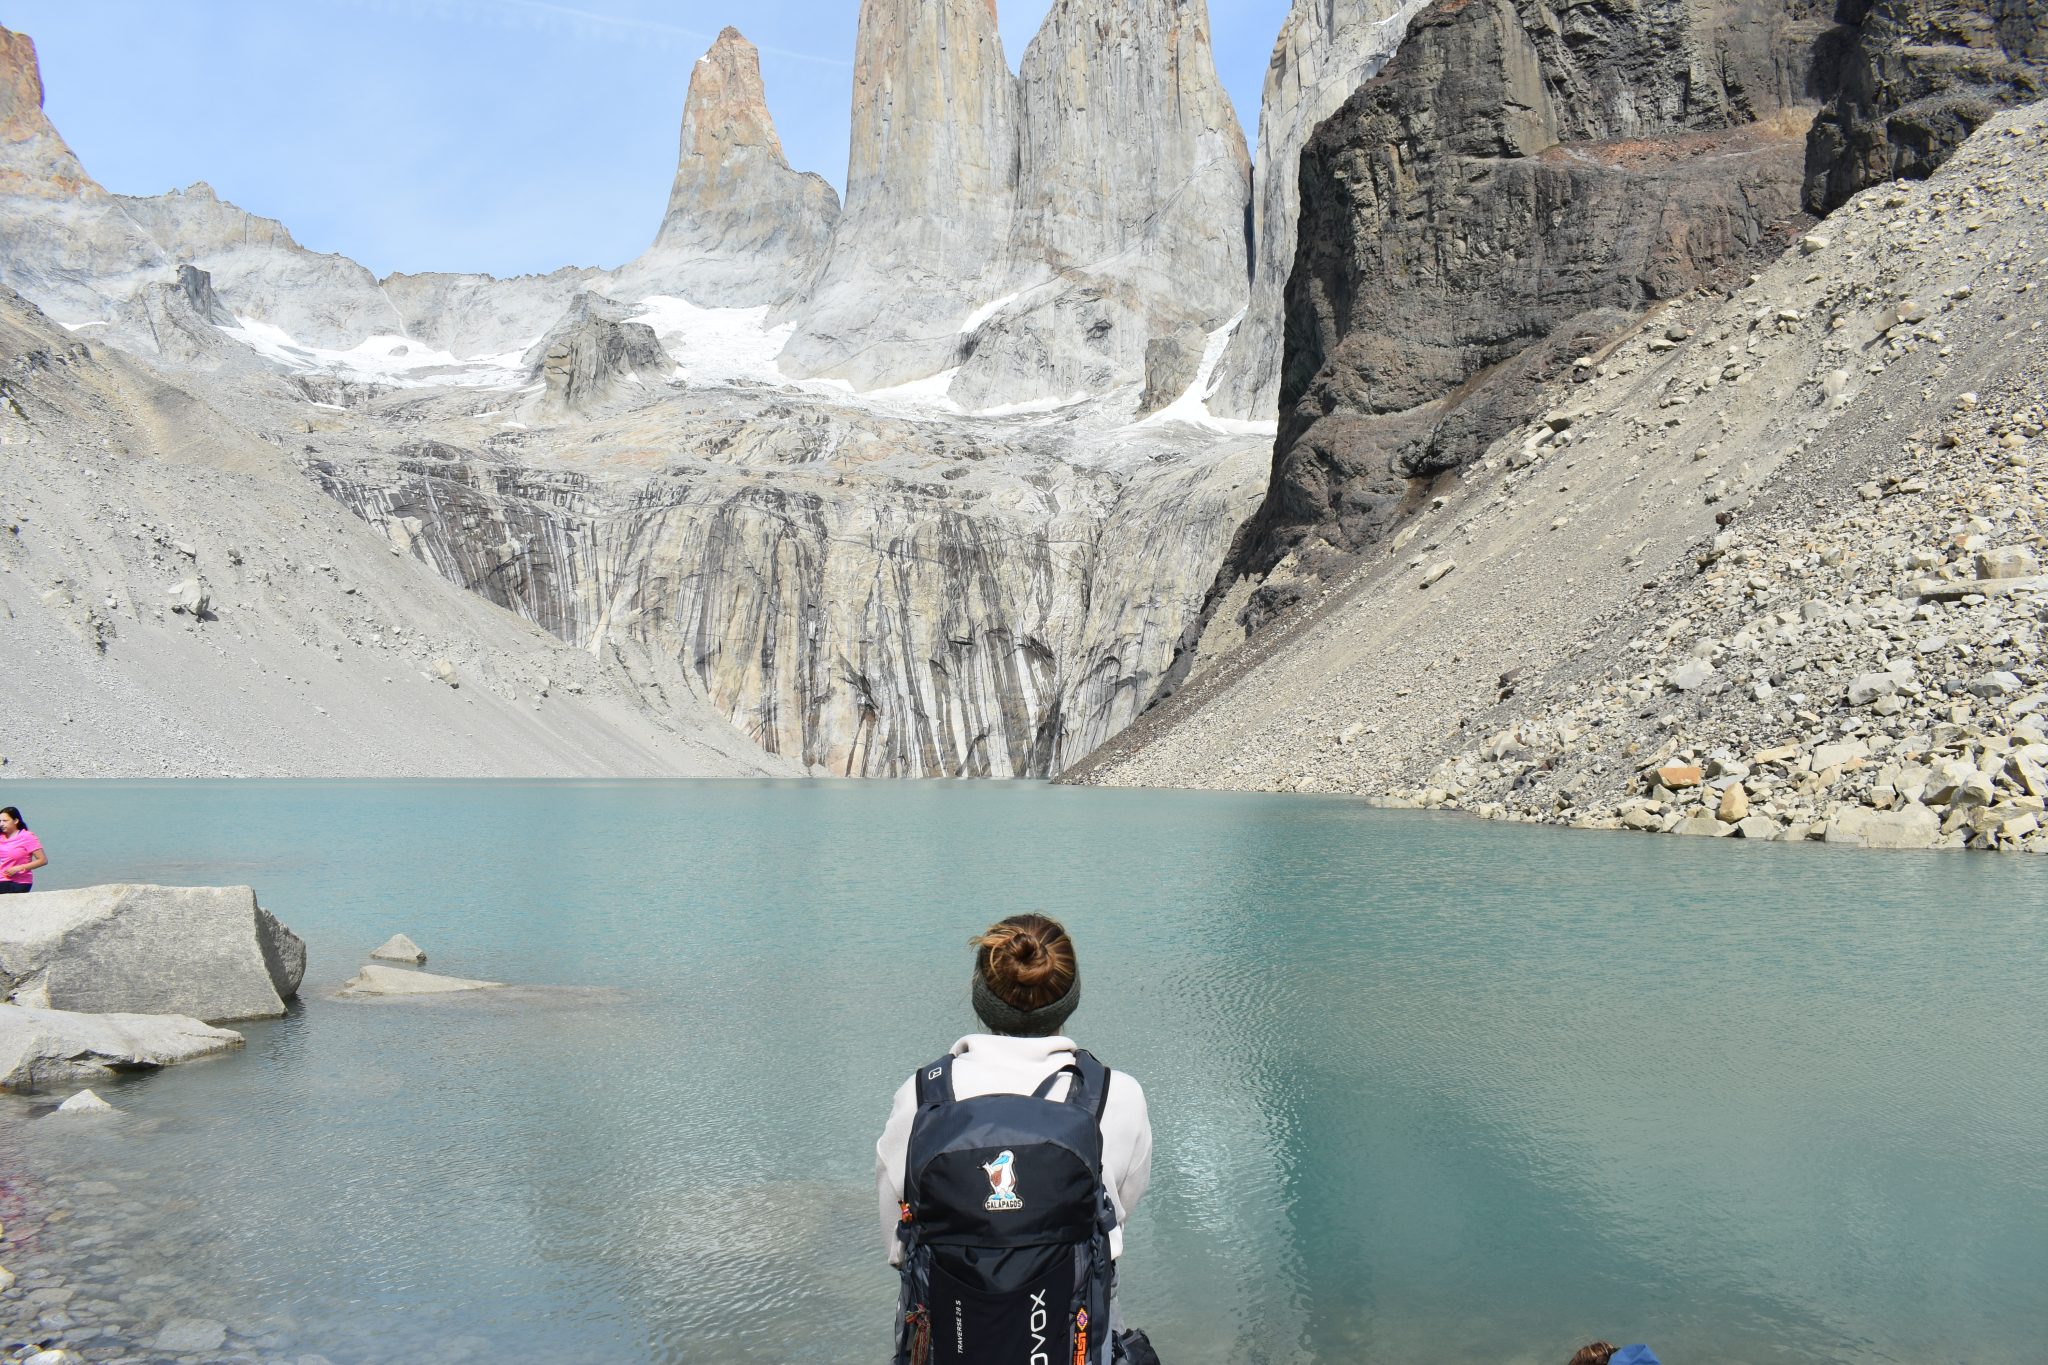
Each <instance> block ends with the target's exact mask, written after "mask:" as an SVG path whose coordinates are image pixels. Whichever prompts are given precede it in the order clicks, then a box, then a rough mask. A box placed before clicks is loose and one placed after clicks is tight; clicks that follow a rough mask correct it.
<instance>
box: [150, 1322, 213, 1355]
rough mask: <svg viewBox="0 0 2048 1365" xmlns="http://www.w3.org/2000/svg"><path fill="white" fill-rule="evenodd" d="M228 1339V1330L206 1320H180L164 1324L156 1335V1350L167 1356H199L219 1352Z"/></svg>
mask: <svg viewBox="0 0 2048 1365" xmlns="http://www.w3.org/2000/svg"><path fill="white" fill-rule="evenodd" d="M227 1339H228V1329H227V1328H226V1327H224V1326H222V1325H221V1324H220V1323H217V1322H208V1321H207V1320H206V1319H204V1318H178V1319H175V1320H173V1321H171V1322H168V1323H165V1324H164V1329H163V1330H162V1331H161V1332H158V1333H157V1334H156V1341H155V1343H154V1349H155V1350H158V1351H162V1352H164V1353H165V1354H166V1355H179V1356H182V1355H197V1354H199V1353H200V1352H203V1351H218V1350H219V1349H220V1348H221V1346H222V1344H224V1343H225V1342H226V1341H227Z"/></svg>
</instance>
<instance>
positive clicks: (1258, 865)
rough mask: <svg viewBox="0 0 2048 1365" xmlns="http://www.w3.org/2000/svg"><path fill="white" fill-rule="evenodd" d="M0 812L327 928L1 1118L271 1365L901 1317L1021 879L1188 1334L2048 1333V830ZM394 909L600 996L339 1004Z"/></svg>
mask: <svg viewBox="0 0 2048 1365" xmlns="http://www.w3.org/2000/svg"><path fill="white" fill-rule="evenodd" d="M0 799H4V800H5V801H6V802H8V803H12V804H19V805H20V806H22V807H23V808H24V809H25V810H26V811H27V812H28V814H29V817H30V823H31V824H32V825H33V826H34V828H35V829H36V830H37V832H38V833H39V834H40V835H41V836H42V838H43V840H44V841H45V843H46V844H47V845H48V846H49V849H50V853H51V858H52V866H51V868H50V869H49V871H48V873H47V874H46V878H47V880H46V881H45V883H44V884H45V885H48V886H67V885H82V884H87V883H92V882H101V881H114V880H135V881H162V882H172V883H193V884H208V883H241V882H247V883H250V884H253V885H254V886H256V887H257V888H258V891H259V893H260V895H261V898H262V900H263V902H264V904H265V905H266V906H268V907H269V908H270V909H272V910H273V911H274V912H276V913H277V914H278V915H279V916H280V917H281V918H282V919H283V920H284V921H285V922H286V923H288V924H290V925H291V926H292V927H293V928H295V929H296V930H297V931H298V932H299V933H300V934H301V935H302V936H303V937H304V938H305V939H306V941H307V943H308V944H309V946H310V949H311V954H312V966H311V969H310V972H309V975H308V979H307V982H306V987H305V991H304V998H303V1002H302V1004H301V1005H300V1006H299V1007H298V1008H297V1009H296V1010H295V1012H294V1013H293V1014H292V1015H291V1016H290V1017H289V1018H287V1019H284V1020H281V1021H277V1022H274V1023H264V1024H255V1025H250V1026H247V1027H246V1029H245V1031H246V1033H247V1035H248V1047H247V1049H246V1050H245V1051H243V1052H241V1053H239V1054H237V1055H234V1056H231V1057H229V1058H226V1059H223V1060H219V1061H213V1062H207V1063H202V1064H198V1065H194V1066H190V1067H185V1068H177V1069H173V1070H170V1071H166V1072H162V1073H158V1074H156V1075H153V1076H148V1077H144V1078H138V1079H134V1080H129V1081H125V1082H121V1083H117V1084H115V1085H113V1086H112V1087H110V1088H109V1089H108V1090H107V1092H106V1093H107V1094H108V1097H109V1098H111V1099H112V1100H113V1101H114V1102H115V1103H116V1104H117V1105H119V1106H120V1107H121V1108H122V1109H124V1110H125V1111H127V1113H126V1116H125V1117H123V1118H121V1119H118V1120H115V1121H113V1122H111V1123H106V1124H103V1125H102V1124H95V1125H93V1126H86V1125H84V1124H80V1123H76V1122H56V1123H52V1122H50V1121H48V1120H45V1119H42V1118H38V1117H34V1113H33V1111H32V1110H30V1109H29V1108H28V1106H26V1105H25V1104H23V1103H22V1102H20V1101H12V1102H9V1103H7V1104H5V1105H0V1145H4V1149H5V1150H6V1151H7V1152H9V1153H10V1154H11V1155H12V1156H13V1159H15V1160H17V1161H18V1162H19V1163H20V1164H21V1166H22V1168H23V1169H22V1170H21V1171H20V1172H17V1173H14V1175H13V1178H14V1179H15V1180H16V1182H17V1186H18V1188H17V1192H16V1197H17V1198H19V1199H21V1200H24V1201H26V1202H27V1203H29V1204H30V1205H33V1203H34V1200H35V1198H36V1191H37V1189H38V1188H48V1189H58V1188H72V1189H75V1188H77V1187H78V1186H79V1183H80V1182H81V1181H86V1182H90V1183H89V1184H88V1185H87V1188H89V1189H98V1190H99V1191H100V1192H101V1194H102V1195H103V1196H105V1197H106V1199H107V1202H108V1204H109V1211H108V1213H107V1214H106V1221H104V1222H103V1223H102V1222H100V1221H99V1220H97V1219H96V1218H95V1216H94V1215H93V1214H92V1213H91V1212H90V1211H89V1210H86V1211H81V1212H80V1213H78V1214H77V1215H75V1216H74V1217H73V1218H72V1219H71V1221H70V1222H69V1223H68V1224H66V1225H64V1226H65V1227H66V1228H68V1229H69V1230H70V1231H69V1232H67V1233H66V1234H64V1235H78V1236H82V1237H83V1236H99V1237H103V1238H106V1239H107V1243H103V1245H108V1249H109V1251H110V1252H111V1251H114V1250H118V1249H119V1248H118V1247H117V1246H113V1245H110V1244H111V1243H115V1242H119V1243H124V1244H125V1243H126V1242H129V1241H138V1240H140V1241H148V1242H150V1243H151V1245H153V1246H155V1247H156V1248H157V1249H158V1250H157V1253H155V1254H159V1255H161V1256H163V1257H164V1258H165V1263H166V1264H168V1265H170V1266H171V1267H172V1268H173V1270H174V1274H171V1275H167V1276H165V1277H163V1278H164V1280H165V1281H166V1282H167V1283H170V1284H173V1285H175V1290H174V1291H173V1290H170V1289H167V1290H166V1292H175V1294H176V1296H177V1299H178V1302H177V1304H176V1305H175V1307H176V1315H178V1316H194V1315H196V1316H217V1317H219V1318H221V1319H223V1320H227V1321H231V1322H233V1321H242V1320H246V1319H249V1318H252V1317H253V1318H257V1319H260V1320H262V1321H265V1322H270V1323H274V1324H283V1327H282V1329H281V1330H284V1331H285V1332H286V1333H287V1335H288V1336H289V1339H290V1342H291V1348H290V1350H282V1349H281V1350H280V1351H279V1352H277V1354H278V1355H279V1356H281V1357H289V1356H291V1355H293V1354H295V1353H301V1352H303V1353H315V1352H317V1353H318V1354H320V1355H322V1356H325V1357H326V1358H328V1359H329V1360H331V1361H333V1362H335V1365H367V1362H373V1361H374V1362H385V1361H390V1360H394V1359H437V1358H447V1359H471V1360H493V1361H495V1360H512V1359H520V1360H546V1361H559V1362H580V1361H591V1362H600V1361H603V1362H612V1361H658V1362H678V1363H681V1362H689V1365H700V1363H702V1362H712V1363H714V1365H715V1363H718V1362H728V1361H732V1362H738V1361H746V1362H821V1363H824V1362H829V1363H830V1365H843V1363H844V1362H853V1361H860V1360H868V1361H877V1362H879V1361H881V1360H883V1359H885V1358H886V1354H887V1343H888V1336H889V1331H890V1318H891V1315H892V1310H893V1305H894V1293H895V1284H894V1278H893V1274H892V1272H890V1271H889V1270H888V1269H887V1267H886V1266H885V1264H884V1263H883V1259H882V1243H881V1234H880V1231H879V1226H878V1223H877V1219H876V1212H875V1197H874V1190H873V1185H872V1178H873V1177H872V1164H873V1144H874V1139H875V1136H876V1133H877V1131H878V1129H879V1127H880V1125H881V1122H882V1118H883V1115H884V1112H885V1110H886V1108H887V1103H888V1098H889V1095H890V1092H891V1091H892V1090H893V1088H894V1087H895V1086H896V1084H897V1083H898V1082H899V1081H900V1080H901V1079H902V1078H903V1077H904V1076H906V1075H908V1074H909V1073H910V1071H911V1070H912V1069H913V1068H914V1067H915V1066H916V1065H918V1064H919V1063H921V1062H923V1061H925V1060H928V1059H929V1058H931V1057H933V1056H936V1055H937V1054H938V1053H939V1052H941V1051H942V1050H943V1049H944V1048H945V1047H946V1046H947V1045H948V1044H949V1043H951V1041H952V1040H953V1039H954V1038H955V1037H956V1036H958V1035H960V1034H963V1033H965V1032H968V1031H969V1030H970V1028H971V1027H972V1017H971V1014H970V1012H969V1009H968V1004H967V973H968V965H969V950H968V949H967V947H966V946H965V945H966V940H967V938H968V936H969V935H970V934H972V933H974V932H976V931H978V930H979V929H980V928H982V927H983V926H985V925H986V924H987V923H989V922H990V921H991V920H993V919H995V918H998V917H1000V916H1002V915H1004V914H1008V913H1013V912H1016V911H1020V910H1027V909H1038V910H1044V911H1047V912H1050V913H1052V914H1055V915H1058V916H1060V917H1063V918H1064V919H1065V920H1066V921H1067V922H1068V924H1069V925H1070V926H1071V927H1072V929H1073V930H1074V933H1075V936H1076V938H1077V941H1078V944H1079V947H1080V951H1081V958H1082V970H1083V974H1084V979H1085V981H1086V999H1085V1003H1084V1005H1083V1007H1082V1009H1081V1012H1080V1013H1079V1014H1078V1015H1077V1016H1076V1017H1075V1020H1074V1024H1073V1026H1072V1031H1073V1032H1074V1033H1075V1034H1076V1035H1077V1036H1078V1037H1079V1038H1080V1039H1081V1040H1082V1042H1083V1043H1084V1044H1086V1045H1087V1046H1089V1047H1090V1048H1092V1049H1093V1050H1094V1051H1096V1053H1097V1054H1098V1055H1100V1056H1101V1057H1103V1058H1104V1059H1105V1060H1107V1061H1109V1062H1110V1063H1112V1064H1113V1065H1115V1066H1117V1067H1120V1068H1122V1069H1124V1070H1126V1071H1129V1072H1131V1073H1132V1074H1134V1075H1135V1076H1137V1077H1138V1078H1139V1079H1140V1080H1141V1081H1142V1082H1143V1083H1144V1085H1145V1087H1146V1090H1147V1093H1148V1095H1149V1096H1150V1100H1151V1106H1152V1114H1153V1121H1154V1128H1155V1133H1156V1143H1157V1156H1156V1165H1155V1170H1154V1177H1153V1186H1152V1192H1151V1194H1150V1196H1149V1197H1148V1198H1147V1200H1146V1201H1145V1203H1144V1205H1143V1207H1142V1208H1141V1209H1140V1211H1139V1213H1138V1216H1137V1218H1136V1219H1135V1221H1134V1222H1133V1224H1132V1226H1131V1228H1130V1230H1129V1240H1128V1243H1127V1250H1126V1255H1125V1258H1124V1269H1123V1296H1124V1305H1125V1310H1126V1316H1127V1317H1128V1319H1130V1320H1131V1321H1132V1322H1134V1323H1136V1324H1138V1325H1141V1326H1144V1327H1146V1328H1147V1329H1148V1330H1149V1331H1150V1332H1151V1334H1152V1337H1153V1339H1154V1341H1155V1342H1156V1343H1157V1345H1158V1346H1159V1348H1160V1351H1161V1354H1162V1356H1163V1358H1164V1359H1165V1361H1166V1362H1167V1365H1261V1363H1263V1362H1309V1361H1316V1362H1323V1361H1327V1362H1374V1361H1384V1362H1390V1363H1392V1362H1403V1363H1404V1365H1405V1363H1407V1362H1416V1361H1429V1362H1466V1361H1470V1362H1530V1363H1531V1365H1563V1362H1564V1360H1565V1359H1566V1357H1567V1356H1568V1355H1569V1354H1570V1352H1571V1350H1572V1349H1573V1348H1574V1347H1576V1346H1577V1345H1579V1344H1581V1343H1582V1342H1585V1341H1588V1340H1592V1339H1594V1338H1602V1337H1604V1338H1606V1339H1608V1340H1611V1341H1616V1342H1631V1341H1646V1342H1649V1343H1650V1344H1651V1345H1652V1346H1654V1347H1655V1348H1656V1349H1657V1350H1658V1352H1659V1354H1660V1355H1661V1356H1662V1357H1663V1359H1664V1360H1665V1361H1666V1362H1667V1365H1686V1363H1687V1362H1708V1361H1711V1362H1717V1363H1722V1365H1725V1363H1728V1362H1758V1363H1764V1362H1769V1363H1771V1365H1779V1363H1781V1362H1809V1363H1810V1362H1969V1363H1970V1365H2019V1362H2029V1363H2030V1365H2033V1363H2037V1362H2039V1361H2041V1360H2042V1359H2043V1358H2044V1355H2048V1346H2044V1343H2048V864H2044V863H2042V862H2038V861H2021V860H2017V859H2010V860H2005V859H1998V858H1992V857H1982V856H1960V855H1951V856H1941V855H1912V854H1863V853H1849V852H1844V851H1841V850H1837V849H1829V848H1823V847H1818V846H1812V847H1785V846H1777V845H1743V844H1739V843H1728V842H1721V843H1707V842H1697V841H1690V840H1677V839H1650V838H1640V837H1628V836H1618V835H1598V834H1570V833H1561V832H1557V831H1547V830H1534V829H1526V828H1520V827H1514V826H1499V825H1489V824H1482V823H1478V822H1468V821H1464V820H1460V819H1457V818H1452V817H1439V816H1431V815H1420V814H1410V813H1395V812H1380V811H1373V810H1368V809H1366V808H1364V807H1363V806H1361V805H1358V804H1355V803H1352V802H1348V801H1342V800H1330V799H1320V798H1312V797H1273V796H1262V797H1238V796H1227V795H1205V794H1175V793H1154V792H1113V791H1092V790H1065V789H1058V788H1051V787H1046V786H1042V785H1025V784H1017V785H994V784H991V785H961V784H947V783H931V784H908V785H879V784H876V785H852V784H801V783H781V784H778V783H759V784H753V783H729V784H714V783H673V784H660V783H656V784H640V783H620V784H604V783H595V784H591V783H560V784H530V785H528V784H440V783H409V784H347V783H341V784H329V783H143V784H61V783H10V784H8V785H7V786H6V787H5V789H4V796H0ZM5 913H6V907H5V902H0V915H4V914H5ZM396 931H403V932H406V933H409V934H411V935H412V936H413V937H414V938H416V939H417V940H419V942H420V943H421V944H422V945H423V946H424V947H425V948H426V949H427V951H428V952H429V953H430V954H431V955H432V961H431V962H430V963H429V970H439V971H446V972H450V973H453V974H456V975H464V976H477V977H484V978H489V979H492V980H497V981H505V982H513V983H519V984H522V985H536V986H548V987H564V988H574V989H567V990H562V991H550V992H540V993H534V994H519V995H507V996H502V997H483V998H470V999H461V1000H443V1001H433V1002H419V1001H396V1002H375V1003H365V1002H352V1001H340V1000H335V999H333V998H331V997H332V995H333V992H334V991H335V989H336V988H337V987H338V986H340V985H341V983H342V982H343V981H344V980H345V979H346V978H347V977H349V976H350V975H351V974H353V972H354V971H355V970H356V969H357V967H358V966H360V965H361V963H362V962H363V960H364V957H365V954H366V953H367V951H368V950H369V949H370V948H372V947H374V946H375V945H377V944H378V943H380V942H382V941H383V939H385V938H386V937H387V936H388V935H390V934H391V933H393V932H396ZM109 1191H112V1192H113V1193H111V1194H109V1193H108V1192H109ZM116 1203H118V1204H119V1209H118V1210H116V1209H114V1208H113V1207H112V1206H113V1205H114V1204H116ZM106 1228H118V1229H120V1231H119V1233H118V1236H113V1235H110V1234H108V1233H107V1232H106V1231H105V1229H106ZM46 1235H56V1234H55V1233H54V1231H53V1232H51V1233H46ZM167 1311H168V1310H167Z"/></svg>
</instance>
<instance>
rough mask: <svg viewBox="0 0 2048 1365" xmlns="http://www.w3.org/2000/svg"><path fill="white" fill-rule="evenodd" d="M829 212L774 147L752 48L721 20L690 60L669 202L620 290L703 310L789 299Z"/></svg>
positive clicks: (822, 192)
mask: <svg viewBox="0 0 2048 1365" xmlns="http://www.w3.org/2000/svg"><path fill="white" fill-rule="evenodd" d="M838 220H839V196H838V195H837V194H836V193H835V192H834V191H833V189H832V187H831V186H830V185H829V184H827V183H826V182H825V181H824V179H823V178H822V177H820V176H816V175H811V174H808V173H802V172H798V171H795V170H792V169H791V168H790V164H789V162H788V160H787V159H786V158H785V157H784V156H783V152H782V139H781V137H780V136H778V135H777V133H776V131H775V120H774V119H773V118H772V117H771V116H770V115H769V113H768V92H767V88H766V87H765V86H764V85H763V84H762V81H761V53H760V51H759V49H757V48H756V47H755V46H754V45H753V44H752V43H750V42H748V41H747V40H746V38H745V37H744V36H742V35H741V33H740V31H739V30H738V29H736V28H730V27H728V28H726V29H724V30H722V31H721V32H720V33H719V35H718V39H717V41H716V42H714V43H713V44H712V45H711V50H710V51H709V52H706V53H705V54H704V55H703V56H702V57H699V58H698V59H697V63H696V65H695V66H694V67H692V68H691V71H690V90H689V94H688V95H687V96H686V97H685V99H684V103H683V131H682V139H681V147H680V148H679V150H678V153H677V157H676V178H675V184H674V185H673V187H672V188H671V189H670V190H669V200H668V211H667V213H665V214H664V215H663V216H662V222H661V229H660V231H659V232H658V233H657V234H656V236H655V239H654V245H653V246H652V247H650V248H649V249H648V251H647V254H646V255H644V256H642V257H641V258H640V259H639V260H637V261H635V262H633V263H632V264H631V265H629V266H627V267H626V268H625V270H623V271H622V272H620V287H621V289H622V290H624V291H626V292H628V293H637V294H640V295H643V296H644V295H646V294H654V293H663V294H680V295H682V296H683V297H685V298H688V299H690V300H692V301H693V302H696V303H700V304H704V305H707V306H713V307H754V306H759V305H763V304H767V305H778V304H783V303H787V302H789V301H790V300H793V299H796V298H800V297H802V296H803V294H804V293H806V292H807V291H808V289H809V288H810V285H811V282H812V281H813V280H814V279H815V278H816V277H817V273H818V271H819V270H820V269H821V268H822V267H823V265H824V263H825V257H826V254H827V253H828V252H829V250H830V249H831V242H832V227H833V225H834V224H835V223H836V222H838Z"/></svg>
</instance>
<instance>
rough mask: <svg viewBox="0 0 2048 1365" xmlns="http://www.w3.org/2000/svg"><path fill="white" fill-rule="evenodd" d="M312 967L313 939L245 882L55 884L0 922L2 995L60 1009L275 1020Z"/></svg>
mask: <svg viewBox="0 0 2048 1365" xmlns="http://www.w3.org/2000/svg"><path fill="white" fill-rule="evenodd" d="M305 974H306V945H305V944H304V943H303V942H302V941H300V939H299V937H298V935H296V934H294V933H293V932H292V931H291V930H289V929H287V928H285V926H284V925H282V924H280V923H279V922H278V921H277V919H276V917H274V916H273V915H271V914H270V912H269V911H267V910H265V909H264V908H263V907H262V906H260V905H258V904H257V903H256V893H255V891H254V890H252V889H251V888H249V887H246V886H222V887H208V886H195V887H184V886H135V885H116V886H90V887H84V888H81V889H78V890H74V891H49V892H42V893H39V894H37V895H36V896H34V897H32V898H26V899H24V900H23V901H22V902H19V903H17V906H16V907H15V908H13V909H12V910H11V911H10V913H9V915H8V916H7V918H6V920H5V921H0V999H8V1000H13V999H15V998H16V997H17V996H21V995H23V994H24V993H26V994H27V995H28V997H29V998H32V999H34V1000H36V1001H37V1002H38V1003H41V1002H44V1001H47V1003H48V1004H49V1005H50V1006H51V1007H52V1008H54V1009H57V1010H73V1011H79V1012H82V1013H87V1014H92V1013H133V1014H176V1015H189V1016H191V1017H192V1018H195V1019H205V1020H208V1021H209V1022H213V1023H220V1022H222V1021H227V1020H235V1019H271V1018H275V1017H277V1016H278V1015H281V1014H283V1013H284V1012H285V1003H284V1002H285V1001H287V1000H289V999H291V998H292V997H293V996H295V995H297V994H298V991H299V982H300V980H301V979H302V978H303V977H304V976H305Z"/></svg>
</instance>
